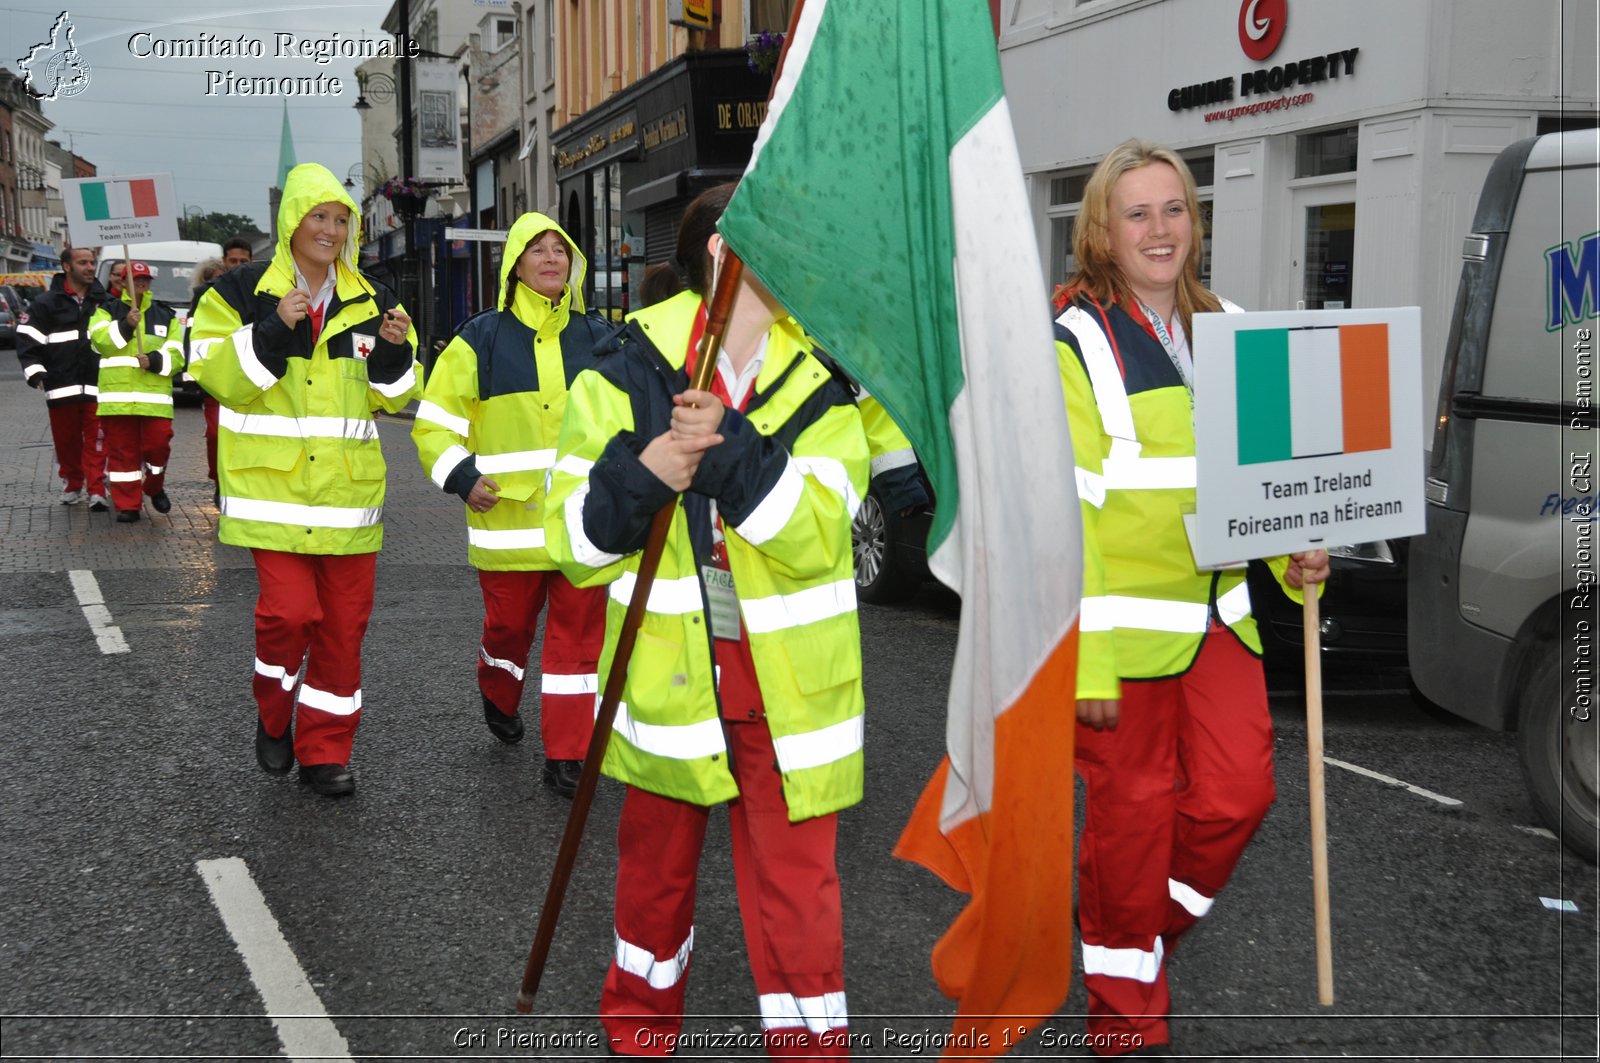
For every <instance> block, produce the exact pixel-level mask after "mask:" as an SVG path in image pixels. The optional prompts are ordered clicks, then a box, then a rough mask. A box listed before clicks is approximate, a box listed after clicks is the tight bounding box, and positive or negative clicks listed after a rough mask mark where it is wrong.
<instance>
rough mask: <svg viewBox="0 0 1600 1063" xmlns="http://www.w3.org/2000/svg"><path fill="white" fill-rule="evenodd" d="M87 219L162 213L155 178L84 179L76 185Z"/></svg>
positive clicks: (108, 218) (109, 219) (99, 219)
mask: <svg viewBox="0 0 1600 1063" xmlns="http://www.w3.org/2000/svg"><path fill="white" fill-rule="evenodd" d="M78 195H79V196H80V197H82V203H83V216H84V219H85V220H86V221H121V220H123V219H125V218H129V219H131V218H154V217H156V216H157V215H159V214H160V213H161V204H160V202H159V201H158V199H157V198H156V182H155V180H154V178H149V177H145V178H139V179H137V180H132V181H117V180H111V181H84V182H82V183H81V184H79V185H78Z"/></svg>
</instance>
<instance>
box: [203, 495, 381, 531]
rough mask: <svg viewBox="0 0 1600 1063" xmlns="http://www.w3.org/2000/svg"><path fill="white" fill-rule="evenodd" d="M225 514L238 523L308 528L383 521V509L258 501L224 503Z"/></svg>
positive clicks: (366, 525)
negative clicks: (254, 522) (256, 522)
mask: <svg viewBox="0 0 1600 1063" xmlns="http://www.w3.org/2000/svg"><path fill="white" fill-rule="evenodd" d="M222 515H223V516H224V517H232V518H234V519H235V520H259V521H265V522H266V523H269V524H298V525H300V526H301V527H307V528H370V527H372V526H373V525H375V524H379V523H381V522H382V521H383V507H382V506H373V507H372V508H370V509H362V508H344V507H340V506H303V505H300V504H299V503H298V502H267V501H263V500H262V499H259V498H232V497H224V498H223V500H222Z"/></svg>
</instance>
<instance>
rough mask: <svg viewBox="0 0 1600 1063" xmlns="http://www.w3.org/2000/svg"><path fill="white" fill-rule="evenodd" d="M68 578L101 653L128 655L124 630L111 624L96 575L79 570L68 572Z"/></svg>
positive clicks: (109, 614)
mask: <svg viewBox="0 0 1600 1063" xmlns="http://www.w3.org/2000/svg"><path fill="white" fill-rule="evenodd" d="M67 578H68V579H70V580H72V592H73V593H74V594H76V595H77V596H78V604H79V605H81V606H82V607H83V616H84V619H85V620H87V621H89V630H90V631H93V632H94V640H95V642H97V643H99V644H100V652H101V653H127V652H128V641H127V639H124V638H123V637H122V629H121V628H120V627H118V626H117V625H115V624H113V623H112V622H111V610H109V609H107V608H106V600H105V597H104V596H103V595H101V593H100V584H99V583H98V582H96V581H95V578H94V573H93V572H90V571H89V570H88V569H86V568H77V569H73V570H72V571H71V572H68V573H67Z"/></svg>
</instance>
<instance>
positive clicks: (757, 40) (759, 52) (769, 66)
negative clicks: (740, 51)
mask: <svg viewBox="0 0 1600 1063" xmlns="http://www.w3.org/2000/svg"><path fill="white" fill-rule="evenodd" d="M782 53H783V34H781V33H773V32H772V31H771V30H762V31H761V32H760V33H758V34H756V35H755V36H754V37H751V38H750V39H749V40H747V41H745V42H744V54H745V56H746V57H747V58H748V61H749V64H750V72H751V73H752V74H770V73H772V71H773V70H774V69H775V68H776V67H777V65H778V56H779V55H781V54H782Z"/></svg>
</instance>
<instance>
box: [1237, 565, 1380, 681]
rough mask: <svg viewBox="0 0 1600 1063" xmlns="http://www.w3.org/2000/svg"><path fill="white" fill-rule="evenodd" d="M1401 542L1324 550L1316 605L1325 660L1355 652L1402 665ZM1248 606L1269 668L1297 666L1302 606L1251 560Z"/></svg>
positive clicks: (1301, 643)
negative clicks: (1324, 572) (1325, 573)
mask: <svg viewBox="0 0 1600 1063" xmlns="http://www.w3.org/2000/svg"><path fill="white" fill-rule="evenodd" d="M1407 542H1408V540H1406V539H1385V540H1380V541H1378V542H1373V543H1359V544H1357V545H1355V546H1332V547H1329V548H1328V555H1329V556H1328V563H1329V568H1330V569H1331V572H1330V574H1329V577H1328V586H1327V589H1326V590H1325V591H1323V593H1322V597H1321V599H1319V600H1318V602H1317V614H1318V620H1319V622H1320V624H1319V630H1320V633H1321V642H1322V652H1323V654H1324V655H1325V656H1329V655H1343V654H1360V655H1363V656H1370V657H1374V658H1381V659H1392V660H1393V661H1394V662H1395V663H1403V662H1404V660H1405V654H1406V578H1407V575H1406V553H1407ZM1247 580H1248V582H1249V584H1250V604H1251V606H1252V608H1253V609H1254V611H1255V617H1256V626H1257V627H1258V628H1259V629H1260V631H1261V647H1262V651H1263V654H1264V656H1265V657H1266V660H1267V663H1268V664H1269V665H1283V666H1284V667H1294V666H1297V664H1298V662H1299V661H1300V660H1301V658H1302V654H1303V650H1302V647H1304V646H1305V620H1304V616H1305V613H1304V607H1303V606H1300V605H1298V604H1296V603H1295V602H1294V601H1293V600H1292V599H1290V598H1289V596H1288V595H1286V594H1284V593H1283V588H1281V587H1280V586H1279V585H1278V581H1277V580H1276V579H1275V578H1273V575H1272V573H1271V572H1270V571H1269V570H1268V569H1267V566H1266V564H1265V562H1262V561H1252V562H1250V571H1249V574H1248V576H1247Z"/></svg>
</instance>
